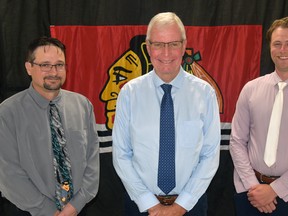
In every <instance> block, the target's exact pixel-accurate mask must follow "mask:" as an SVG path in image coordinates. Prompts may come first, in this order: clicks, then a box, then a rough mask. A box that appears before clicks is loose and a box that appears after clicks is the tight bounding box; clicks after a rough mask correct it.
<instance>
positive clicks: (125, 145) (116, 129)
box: [112, 85, 159, 212]
mask: <svg viewBox="0 0 288 216" xmlns="http://www.w3.org/2000/svg"><path fill="white" fill-rule="evenodd" d="M129 98H130V97H129V94H128V91H127V85H125V86H124V87H123V88H122V89H121V91H120V94H119V96H118V98H117V109H116V118H115V122H114V126H113V132H112V137H113V151H112V154H113V165H114V167H115V170H116V172H117V174H118V175H119V177H120V179H121V180H122V182H123V184H124V186H125V189H126V190H127V192H128V194H129V196H130V197H131V199H132V200H134V201H135V202H136V201H137V205H138V207H139V210H140V212H143V211H146V210H147V209H149V208H151V207H152V206H154V205H157V204H158V203H159V201H158V200H157V199H156V197H155V196H154V194H153V193H152V192H151V191H150V190H149V189H148V188H147V187H146V186H145V184H144V183H143V182H142V180H141V178H140V177H139V175H138V174H137V173H136V171H135V169H134V167H133V164H132V156H133V149H132V146H131V141H130V140H131V138H130V130H129V122H130V111H131V109H130V101H129ZM139 200H145V202H138V201H139Z"/></svg>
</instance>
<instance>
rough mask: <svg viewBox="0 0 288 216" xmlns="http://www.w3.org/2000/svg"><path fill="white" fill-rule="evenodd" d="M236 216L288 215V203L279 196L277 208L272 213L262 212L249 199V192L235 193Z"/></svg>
mask: <svg viewBox="0 0 288 216" xmlns="http://www.w3.org/2000/svg"><path fill="white" fill-rule="evenodd" d="M234 201H235V209H236V216H287V215H288V203H286V202H284V201H283V200H282V199H280V198H278V197H277V205H276V210H275V211H273V212H272V213H261V212H260V211H258V209H257V208H255V207H254V206H252V205H251V204H250V202H249V200H248V196H247V192H243V193H237V194H235V195H234Z"/></svg>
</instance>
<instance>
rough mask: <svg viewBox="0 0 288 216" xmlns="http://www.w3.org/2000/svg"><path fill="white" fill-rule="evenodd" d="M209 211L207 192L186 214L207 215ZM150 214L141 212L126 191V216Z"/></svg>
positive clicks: (192, 215) (191, 215) (190, 215)
mask: <svg viewBox="0 0 288 216" xmlns="http://www.w3.org/2000/svg"><path fill="white" fill-rule="evenodd" d="M207 211H208V201H207V194H206V193H204V194H203V195H202V197H201V198H200V199H199V200H198V202H197V204H196V205H195V206H194V208H193V209H191V210H190V211H189V212H187V213H186V214H185V215H184V216H207ZM145 215H148V213H147V212H144V213H140V212H139V209H138V206H137V205H136V204H135V202H134V201H132V200H131V199H130V197H129V195H128V193H127V192H125V208H124V216H145Z"/></svg>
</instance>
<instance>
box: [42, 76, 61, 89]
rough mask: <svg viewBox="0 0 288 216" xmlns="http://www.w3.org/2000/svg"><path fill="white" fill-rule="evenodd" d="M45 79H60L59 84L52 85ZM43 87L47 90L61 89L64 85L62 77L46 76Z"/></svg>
mask: <svg viewBox="0 0 288 216" xmlns="http://www.w3.org/2000/svg"><path fill="white" fill-rule="evenodd" d="M45 79H54V80H59V81H60V82H59V84H55V85H53V84H52V85H51V84H48V83H46V82H45ZM43 87H44V88H45V89H47V90H59V89H60V88H61V87H62V83H61V79H60V78H59V77H45V78H44V84H43Z"/></svg>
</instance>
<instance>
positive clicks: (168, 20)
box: [146, 12, 186, 40]
mask: <svg viewBox="0 0 288 216" xmlns="http://www.w3.org/2000/svg"><path fill="white" fill-rule="evenodd" d="M174 23H176V24H177V25H178V27H179V29H180V32H181V36H182V40H186V31H185V27H184V25H183V23H182V21H181V19H180V18H179V17H178V16H177V15H176V14H175V13H173V12H163V13H158V14H156V15H155V16H154V17H153V18H152V19H151V20H150V22H149V24H148V28H147V33H146V40H149V39H150V36H151V30H152V28H153V27H154V26H157V25H158V26H164V25H169V24H174Z"/></svg>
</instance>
